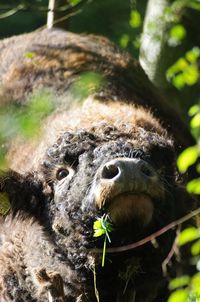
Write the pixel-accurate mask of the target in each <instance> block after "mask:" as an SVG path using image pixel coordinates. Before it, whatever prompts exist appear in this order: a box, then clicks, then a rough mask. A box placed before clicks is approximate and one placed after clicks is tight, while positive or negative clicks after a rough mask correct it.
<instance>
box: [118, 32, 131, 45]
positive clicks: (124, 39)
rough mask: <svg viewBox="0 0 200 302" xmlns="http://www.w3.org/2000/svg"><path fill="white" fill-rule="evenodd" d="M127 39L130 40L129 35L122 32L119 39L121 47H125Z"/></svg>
mask: <svg viewBox="0 0 200 302" xmlns="http://www.w3.org/2000/svg"><path fill="white" fill-rule="evenodd" d="M129 41H130V37H129V35H127V34H123V35H122V36H121V38H120V40H119V44H120V46H121V47H122V48H127V46H128V43H129Z"/></svg>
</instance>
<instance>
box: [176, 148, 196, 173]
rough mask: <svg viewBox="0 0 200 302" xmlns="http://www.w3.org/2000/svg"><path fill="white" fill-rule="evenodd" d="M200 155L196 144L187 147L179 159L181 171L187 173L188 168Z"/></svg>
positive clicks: (178, 163)
mask: <svg viewBox="0 0 200 302" xmlns="http://www.w3.org/2000/svg"><path fill="white" fill-rule="evenodd" d="M198 155H199V151H198V147H197V146H196V145H195V146H192V147H189V148H187V149H185V150H184V151H183V152H182V153H181V154H180V155H179V157H178V160H177V165H178V168H179V171H180V172H181V173H185V172H186V171H187V169H188V168H189V167H190V166H191V165H193V164H194V163H195V162H196V161H197V158H198Z"/></svg>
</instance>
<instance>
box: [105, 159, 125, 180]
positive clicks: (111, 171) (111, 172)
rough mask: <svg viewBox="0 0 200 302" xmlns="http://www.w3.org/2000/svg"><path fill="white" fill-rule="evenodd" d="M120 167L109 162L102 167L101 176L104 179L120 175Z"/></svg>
mask: <svg viewBox="0 0 200 302" xmlns="http://www.w3.org/2000/svg"><path fill="white" fill-rule="evenodd" d="M120 172H121V171H120V168H119V167H118V166H117V165H116V164H112V163H108V164H107V165H105V166H104V167H103V168H102V172H101V177H102V178H103V179H113V178H115V177H117V176H119V175H120Z"/></svg>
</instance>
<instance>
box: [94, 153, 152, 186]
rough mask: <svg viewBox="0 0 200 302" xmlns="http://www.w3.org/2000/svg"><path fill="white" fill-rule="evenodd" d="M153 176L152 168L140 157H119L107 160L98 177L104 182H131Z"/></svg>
mask: <svg viewBox="0 0 200 302" xmlns="http://www.w3.org/2000/svg"><path fill="white" fill-rule="evenodd" d="M153 176H155V171H154V169H153V168H152V167H151V166H150V164H148V163H147V162H145V161H144V160H142V159H137V158H119V159H114V160H111V161H110V162H107V163H106V164H105V165H104V166H103V167H102V170H101V175H100V178H101V180H102V181H104V182H106V181H108V182H124V183H131V182H133V181H136V180H140V179H141V180H143V181H144V180H147V179H148V178H152V177H153Z"/></svg>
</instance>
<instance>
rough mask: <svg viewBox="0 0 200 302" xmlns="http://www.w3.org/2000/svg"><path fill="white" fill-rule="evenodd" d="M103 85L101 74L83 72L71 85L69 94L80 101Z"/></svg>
mask: <svg viewBox="0 0 200 302" xmlns="http://www.w3.org/2000/svg"><path fill="white" fill-rule="evenodd" d="M104 83H105V81H104V78H103V76H102V75H101V74H99V73H96V72H84V73H82V74H81V75H80V76H79V78H78V79H76V81H75V82H74V83H73V84H72V86H71V87H70V92H71V93H72V94H73V97H74V98H75V99H78V100H80V101H82V100H84V99H86V98H87V97H88V96H89V95H91V94H93V93H94V92H95V91H98V90H99V89H100V88H101V87H102V86H103V85H104Z"/></svg>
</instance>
